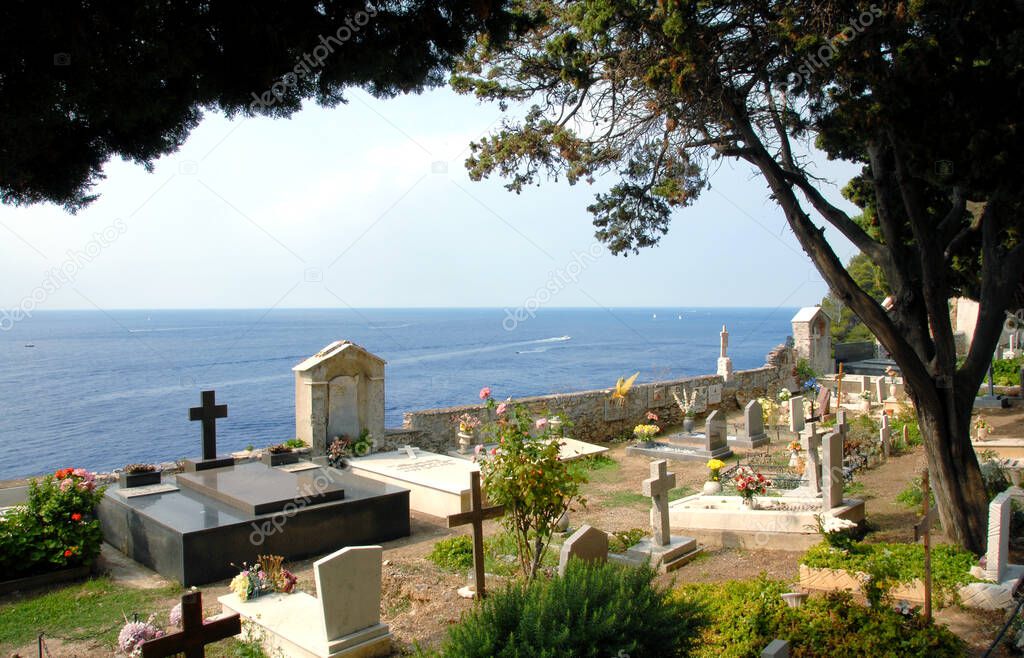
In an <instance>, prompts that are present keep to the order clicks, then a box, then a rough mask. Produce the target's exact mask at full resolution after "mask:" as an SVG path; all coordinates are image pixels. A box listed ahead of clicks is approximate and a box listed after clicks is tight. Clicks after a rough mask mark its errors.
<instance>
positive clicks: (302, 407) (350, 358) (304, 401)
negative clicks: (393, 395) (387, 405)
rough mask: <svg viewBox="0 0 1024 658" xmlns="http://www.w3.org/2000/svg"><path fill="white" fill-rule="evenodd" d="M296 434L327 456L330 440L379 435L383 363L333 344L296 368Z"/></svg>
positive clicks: (356, 349)
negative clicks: (363, 434) (364, 434)
mask: <svg viewBox="0 0 1024 658" xmlns="http://www.w3.org/2000/svg"><path fill="white" fill-rule="evenodd" d="M292 371H293V372H294V373H295V436H296V437H298V438H300V439H302V440H303V441H305V442H306V443H307V444H309V445H310V446H312V447H313V455H315V456H320V455H323V454H325V453H326V451H327V447H328V446H329V445H330V443H331V441H333V440H334V438H335V437H339V436H347V437H349V438H351V439H357V438H359V436H360V435H361V434H362V433H363V432H364V431H366V432H368V433H369V435H370V438H371V439H373V440H374V441H377V440H380V439H381V438H383V436H384V359H382V358H380V357H379V356H377V355H376V354H371V353H370V352H368V351H366V350H365V349H363V348H362V347H360V346H359V345H356V344H355V343H352V342H350V341H347V340H338V341H335V342H333V343H331V344H330V345H328V346H327V347H325V348H323V349H322V350H320V351H319V352H317V353H316V354H314V355H313V356H311V357H309V358H308V359H306V360H305V361H303V362H302V363H300V364H298V365H297V366H295V367H294V368H292Z"/></svg>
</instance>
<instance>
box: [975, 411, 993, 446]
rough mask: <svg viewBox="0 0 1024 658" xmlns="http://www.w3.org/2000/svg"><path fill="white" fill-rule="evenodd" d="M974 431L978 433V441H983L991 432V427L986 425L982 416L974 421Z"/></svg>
mask: <svg viewBox="0 0 1024 658" xmlns="http://www.w3.org/2000/svg"><path fill="white" fill-rule="evenodd" d="M974 429H975V431H976V432H977V433H978V440H979V441H984V440H985V439H987V438H988V435H989V433H990V432H991V431H992V426H991V425H989V424H988V421H987V420H985V417H984V416H978V419H977V420H976V421H974Z"/></svg>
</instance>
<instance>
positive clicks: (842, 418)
mask: <svg viewBox="0 0 1024 658" xmlns="http://www.w3.org/2000/svg"><path fill="white" fill-rule="evenodd" d="M836 431H837V432H839V433H840V434H842V435H843V439H844V440H845V439H846V409H839V411H837V412H836Z"/></svg>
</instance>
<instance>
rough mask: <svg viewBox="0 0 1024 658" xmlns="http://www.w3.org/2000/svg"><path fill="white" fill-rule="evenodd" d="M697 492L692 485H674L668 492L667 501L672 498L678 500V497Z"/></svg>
mask: <svg viewBox="0 0 1024 658" xmlns="http://www.w3.org/2000/svg"><path fill="white" fill-rule="evenodd" d="M695 493H697V490H696V489H694V488H693V487H676V488H675V489H672V490H670V491H669V492H668V499H669V502H671V501H673V500H679V499H680V498H686V497H687V496H692V495H693V494H695Z"/></svg>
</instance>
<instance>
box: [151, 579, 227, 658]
mask: <svg viewBox="0 0 1024 658" xmlns="http://www.w3.org/2000/svg"><path fill="white" fill-rule="evenodd" d="M241 632H242V620H241V619H240V618H239V616H238V615H237V614H233V615H221V616H219V617H217V618H216V619H214V620H213V621H209V622H204V621H203V595H202V593H201V592H186V593H185V594H182V595H181V631H180V632H178V633H171V634H170V635H164V636H163V637H158V638H156V639H155V640H148V641H147V642H143V643H142V658H165V657H166V656H173V655H175V654H179V653H184V654H185V658H204V657H205V656H206V650H205V649H204V647H205V646H206V645H207V644H213V643H214V642H218V641H220V640H224V639H226V638H229V637H232V636H234V635H238V634H239V633H241Z"/></svg>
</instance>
